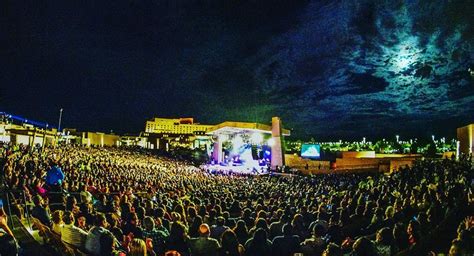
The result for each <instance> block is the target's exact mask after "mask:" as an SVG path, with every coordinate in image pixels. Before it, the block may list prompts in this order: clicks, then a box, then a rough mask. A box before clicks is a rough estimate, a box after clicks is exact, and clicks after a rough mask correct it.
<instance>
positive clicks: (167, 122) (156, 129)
mask: <svg viewBox="0 0 474 256" xmlns="http://www.w3.org/2000/svg"><path fill="white" fill-rule="evenodd" d="M211 127H212V125H204V124H198V123H194V118H158V117H157V118H154V119H153V120H150V121H146V125H145V132H148V133H164V134H183V135H184V134H205V133H206V131H207V129H209V128H211Z"/></svg>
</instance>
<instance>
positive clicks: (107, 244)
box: [0, 145, 474, 256]
mask: <svg viewBox="0 0 474 256" xmlns="http://www.w3.org/2000/svg"><path fill="white" fill-rule="evenodd" d="M0 153H1V156H2V158H3V159H4V165H3V168H2V175H1V176H2V179H3V183H4V184H5V186H6V188H7V191H8V193H9V198H10V199H11V200H10V202H9V203H11V209H12V210H11V214H14V215H17V216H18V217H19V218H26V217H29V216H28V215H31V216H32V217H33V218H35V219H37V220H38V221H39V222H41V223H42V224H43V225H44V226H47V227H49V228H50V229H51V231H52V232H54V233H55V234H57V235H58V236H59V237H61V240H62V241H63V242H64V243H65V244H68V245H71V246H73V247H74V248H78V249H80V251H82V252H86V253H87V254H90V255H133V256H135V255H183V256H186V255H211V256H212V255H249V256H250V255H277V256H278V255H326V256H331V255H360V256H372V255H380V256H385V255H427V254H429V253H430V254H434V253H449V255H468V254H473V253H474V241H473V231H474V229H473V226H474V219H473V218H472V217H470V216H472V215H473V214H472V191H471V188H472V186H473V175H472V164H471V161H470V159H467V158H462V159H460V160H448V159H444V160H436V161H434V160H424V161H417V162H415V163H414V165H413V166H411V167H406V168H403V169H401V170H400V171H398V172H394V173H392V174H379V173H371V174H369V173H361V174H329V175H314V176H299V175H261V176H248V175H244V176H242V175H234V174H218V173H217V174H211V173H208V172H206V171H204V170H202V169H200V168H198V167H195V166H193V165H191V164H190V163H187V162H183V161H177V160H175V159H171V158H166V157H155V156H153V155H152V154H150V153H147V152H143V151H142V152H138V151H135V150H130V149H121V148H93V147H92V148H87V147H79V146H70V145H68V146H58V147H45V148H43V149H41V150H30V149H28V148H24V147H18V146H12V145H4V147H2V149H1V151H0ZM5 219H6V213H5V212H4V211H3V212H0V240H1V239H2V237H11V238H12V239H10V240H9V241H10V243H9V244H11V242H12V241H15V239H14V237H13V234H12V233H11V231H9V229H8V226H7V225H6V221H5ZM2 223H3V224H2ZM2 234H4V235H3V236H2ZM20 244H21V243H20ZM0 247H1V246H0ZM1 251H2V250H1V249H0V255H3V254H2V253H1ZM5 255H7V254H6V253H5ZM13 255H15V254H13Z"/></svg>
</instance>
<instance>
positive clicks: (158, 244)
mask: <svg viewBox="0 0 474 256" xmlns="http://www.w3.org/2000/svg"><path fill="white" fill-rule="evenodd" d="M143 226H144V227H145V229H144V230H143V237H144V238H145V239H147V238H148V239H151V240H152V241H153V250H154V251H155V252H156V253H157V254H158V255H161V254H163V253H164V252H165V242H166V239H168V236H169V234H168V233H165V232H164V231H162V230H158V229H156V228H155V222H154V221H153V218H151V217H149V216H147V217H145V219H144V220H143Z"/></svg>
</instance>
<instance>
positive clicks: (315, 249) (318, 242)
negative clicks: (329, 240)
mask: <svg viewBox="0 0 474 256" xmlns="http://www.w3.org/2000/svg"><path fill="white" fill-rule="evenodd" d="M323 236H324V226H323V225H321V224H316V225H315V226H314V228H313V236H312V237H311V238H308V239H306V240H304V241H303V242H302V243H301V250H302V251H303V253H304V254H305V255H306V254H307V255H319V254H321V253H322V252H323V250H324V249H325V247H326V242H325V241H324V239H323Z"/></svg>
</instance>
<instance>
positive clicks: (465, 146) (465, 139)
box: [457, 124, 474, 154]
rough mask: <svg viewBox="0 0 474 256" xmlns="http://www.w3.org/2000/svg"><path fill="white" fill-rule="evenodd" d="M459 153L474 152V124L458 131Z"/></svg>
mask: <svg viewBox="0 0 474 256" xmlns="http://www.w3.org/2000/svg"><path fill="white" fill-rule="evenodd" d="M457 135H458V141H459V153H464V154H471V153H472V152H473V151H474V124H470V125H466V126H464V127H460V128H458V129H457Z"/></svg>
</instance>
